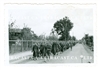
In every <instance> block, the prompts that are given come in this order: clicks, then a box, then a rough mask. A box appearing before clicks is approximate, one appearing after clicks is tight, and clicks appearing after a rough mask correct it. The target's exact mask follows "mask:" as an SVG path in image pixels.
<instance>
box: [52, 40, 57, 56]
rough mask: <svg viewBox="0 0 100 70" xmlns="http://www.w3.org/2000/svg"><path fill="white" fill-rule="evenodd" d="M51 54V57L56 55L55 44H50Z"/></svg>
mask: <svg viewBox="0 0 100 70" xmlns="http://www.w3.org/2000/svg"><path fill="white" fill-rule="evenodd" d="M51 52H52V54H53V56H55V55H56V43H55V42H53V44H52V50H51Z"/></svg>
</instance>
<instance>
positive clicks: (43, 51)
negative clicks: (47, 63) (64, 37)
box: [32, 42, 76, 60]
mask: <svg viewBox="0 0 100 70" xmlns="http://www.w3.org/2000/svg"><path fill="white" fill-rule="evenodd" d="M75 44H76V42H69V43H66V42H52V43H50V42H43V43H35V44H34V45H33V47H32V52H33V59H34V60H37V58H39V57H41V58H43V59H50V56H51V55H53V56H55V55H58V54H59V53H62V52H64V51H65V50H67V49H69V48H71V50H72V47H73V46H74V45H75Z"/></svg>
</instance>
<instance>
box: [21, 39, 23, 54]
mask: <svg viewBox="0 0 100 70" xmlns="http://www.w3.org/2000/svg"><path fill="white" fill-rule="evenodd" d="M21 42H22V46H21V48H22V49H21V52H22V51H23V39H22V40H21Z"/></svg>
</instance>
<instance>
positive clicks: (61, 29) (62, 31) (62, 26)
mask: <svg viewBox="0 0 100 70" xmlns="http://www.w3.org/2000/svg"><path fill="white" fill-rule="evenodd" d="M53 27H54V30H55V31H56V32H57V34H58V35H61V37H60V38H59V40H68V38H69V36H70V35H69V31H70V30H71V29H72V27H73V23H72V22H71V21H70V20H69V18H68V17H64V18H63V19H60V20H59V21H57V22H55V24H54V26H53Z"/></svg>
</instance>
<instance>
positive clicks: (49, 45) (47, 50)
mask: <svg viewBox="0 0 100 70" xmlns="http://www.w3.org/2000/svg"><path fill="white" fill-rule="evenodd" d="M51 49H52V46H51V44H49V43H47V45H46V54H47V57H48V58H49V59H50V55H51Z"/></svg>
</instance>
